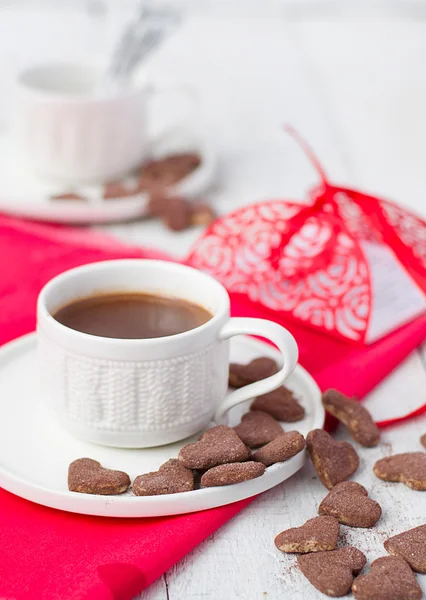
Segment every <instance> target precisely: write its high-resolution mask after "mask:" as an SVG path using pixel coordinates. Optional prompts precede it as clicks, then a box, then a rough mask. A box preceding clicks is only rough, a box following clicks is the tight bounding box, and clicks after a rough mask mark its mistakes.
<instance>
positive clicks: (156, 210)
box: [50, 152, 216, 231]
mask: <svg viewBox="0 0 426 600" xmlns="http://www.w3.org/2000/svg"><path fill="white" fill-rule="evenodd" d="M200 164H201V157H200V155H199V154H197V153H195V152H181V153H179V154H170V155H168V156H165V157H163V158H160V159H155V160H150V161H148V162H146V163H144V164H143V165H142V166H141V167H140V168H139V169H138V170H137V171H136V173H135V174H134V176H133V177H131V178H130V179H129V180H128V181H112V182H110V183H107V184H105V185H104V186H103V191H102V198H103V200H116V199H121V198H131V197H132V196H136V195H137V194H141V193H145V192H146V193H148V194H149V197H150V199H149V203H148V216H150V217H154V218H159V219H161V221H162V222H163V223H164V224H165V225H166V227H168V228H169V229H171V230H173V231H182V230H183V229H187V228H189V227H192V226H196V225H209V224H210V223H212V222H213V221H214V220H215V218H216V215H215V213H214V211H213V209H212V208H211V206H209V205H208V204H205V203H200V202H199V203H196V202H194V203H192V202H189V201H188V200H186V199H185V198H182V197H178V196H171V195H170V193H169V191H168V190H169V188H170V186H173V185H176V184H177V183H179V181H181V180H182V179H184V178H185V177H188V175H190V174H191V173H192V172H193V171H195V170H196V169H197V168H198V167H199V166H200ZM50 200H53V201H60V200H73V201H77V202H88V198H87V197H86V196H84V195H83V194H80V193H75V192H73V191H68V192H64V193H60V194H55V195H52V196H51V197H50Z"/></svg>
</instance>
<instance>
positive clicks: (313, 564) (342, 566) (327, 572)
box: [297, 546, 366, 598]
mask: <svg viewBox="0 0 426 600" xmlns="http://www.w3.org/2000/svg"><path fill="white" fill-rule="evenodd" d="M365 563H366V558H365V556H364V554H363V553H362V552H361V551H360V550H358V548H355V547H354V546H346V547H345V548H337V550H330V551H327V552H315V553H311V554H301V555H299V556H298V557H297V564H298V566H299V569H300V570H301V571H302V573H303V575H304V576H305V577H306V578H307V579H308V580H309V581H310V582H311V584H312V585H313V586H314V587H315V588H316V589H317V590H319V591H320V592H322V593H323V594H326V595H327V596H331V597H333V598H338V597H340V596H344V595H345V594H347V593H348V592H349V590H350V589H351V585H352V583H353V580H354V576H355V575H356V574H357V573H359V572H360V571H361V570H362V569H363V567H364V565H365Z"/></svg>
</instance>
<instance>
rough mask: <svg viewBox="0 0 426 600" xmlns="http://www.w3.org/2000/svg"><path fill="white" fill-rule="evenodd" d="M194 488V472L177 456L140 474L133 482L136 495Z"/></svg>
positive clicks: (187, 490) (161, 493)
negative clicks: (152, 469) (150, 470)
mask: <svg viewBox="0 0 426 600" xmlns="http://www.w3.org/2000/svg"><path fill="white" fill-rule="evenodd" d="M193 489H194V473H193V472H192V471H191V470H190V469H187V468H186V467H184V466H183V465H182V464H181V463H180V462H179V461H178V460H177V459H176V458H171V459H170V460H168V461H167V462H166V463H164V465H161V467H160V468H159V469H158V471H153V472H151V473H145V474H144V475H138V477H136V479H135V480H134V482H133V493H134V494H135V495H136V496H158V495H165V494H177V493H179V492H190V491H192V490H193Z"/></svg>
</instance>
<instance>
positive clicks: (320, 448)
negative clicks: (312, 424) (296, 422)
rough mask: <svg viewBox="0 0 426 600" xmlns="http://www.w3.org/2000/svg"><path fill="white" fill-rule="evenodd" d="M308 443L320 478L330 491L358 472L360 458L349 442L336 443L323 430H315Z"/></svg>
mask: <svg viewBox="0 0 426 600" xmlns="http://www.w3.org/2000/svg"><path fill="white" fill-rule="evenodd" d="M306 443H307V447H308V452H309V454H310V457H311V460H312V462H313V465H314V467H315V469H316V472H317V473H318V477H319V478H320V480H321V481H322V483H323V484H324V485H325V487H326V488H328V489H329V490H331V488H332V487H333V486H335V485H336V483H340V482H341V481H345V479H348V478H349V477H350V476H351V475H353V474H354V473H355V472H356V471H357V469H358V467H359V457H358V454H357V452H356V450H355V448H354V447H353V446H352V445H351V444H349V442H336V441H335V440H333V438H332V437H331V435H330V434H329V433H327V432H326V431H324V430H323V429H314V430H313V431H310V432H309V433H308V436H307V438H306Z"/></svg>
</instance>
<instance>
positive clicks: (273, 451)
mask: <svg viewBox="0 0 426 600" xmlns="http://www.w3.org/2000/svg"><path fill="white" fill-rule="evenodd" d="M305 446H306V442H305V438H304V437H303V435H301V434H300V433H299V432H298V431H286V432H285V433H281V435H279V436H278V437H276V438H275V439H274V440H272V442H269V444H266V446H263V448H260V450H257V452H255V453H254V454H253V460H257V461H259V462H261V463H263V464H264V465H265V466H266V467H269V466H270V465H273V464H275V463H277V462H283V461H285V460H288V459H289V458H292V457H293V456H296V454H299V452H302V450H303V449H304V448H305Z"/></svg>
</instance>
